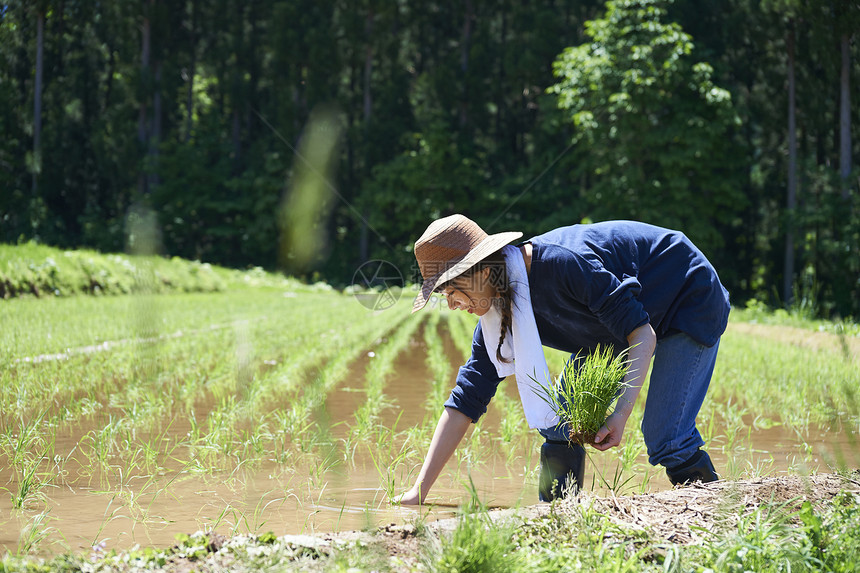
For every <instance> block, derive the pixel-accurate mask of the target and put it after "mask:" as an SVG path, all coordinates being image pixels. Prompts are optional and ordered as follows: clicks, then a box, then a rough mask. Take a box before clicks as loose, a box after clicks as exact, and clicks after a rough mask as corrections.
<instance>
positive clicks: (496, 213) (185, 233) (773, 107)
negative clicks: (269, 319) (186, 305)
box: [0, 0, 860, 316]
mask: <svg viewBox="0 0 860 573" xmlns="http://www.w3.org/2000/svg"><path fill="white" fill-rule="evenodd" d="M858 12H860V9H858V7H857V4H856V3H854V2H848V1H846V0H814V1H812V2H795V1H769V2H752V1H750V0H724V1H721V2H705V3H703V2H699V1H697V0H675V1H674V2H673V1H671V0H618V1H616V2H607V3H604V2H599V1H597V0H587V1H582V0H579V1H574V0H563V1H558V0H540V1H538V2H520V1H517V0H493V1H490V2H474V1H467V2H438V1H437V2H410V1H407V0H400V1H398V2H378V1H376V0H325V1H318V0H182V1H181V2H168V1H167V0H143V1H140V2H125V1H121V0H109V1H103V2H71V1H68V0H39V1H35V2H34V1H29V0H27V1H25V0H7V1H5V2H0V133H2V135H3V137H2V138H0V241H4V242H11V243H16V242H19V241H22V240H23V241H26V240H29V239H35V240H37V241H39V242H40V243H45V244H51V245H56V246H60V247H89V248H95V249H98V250H102V251H107V252H119V251H122V250H123V249H124V248H125V246H126V238H125V234H126V217H127V214H128V213H129V209H130V208H132V207H133V206H135V205H139V204H144V205H147V206H149V207H150V208H152V209H153V210H154V211H155V212H157V213H158V218H159V226H160V229H161V233H162V240H163V244H164V250H165V251H166V253H167V254H169V255H172V256H182V257H185V258H190V259H199V260H201V261H205V262H210V263H219V264H224V265H229V266H238V267H246V266H248V265H253V266H262V267H266V268H274V267H275V266H277V265H278V264H279V263H284V259H283V257H282V255H283V253H279V249H280V248H283V241H282V240H281V236H282V235H287V236H289V235H290V232H291V228H290V226H291V225H294V224H297V223H296V221H302V220H304V219H305V217H301V216H298V217H292V218H291V217H289V216H283V220H281V219H279V214H280V215H284V209H283V208H281V206H286V207H289V206H290V205H293V204H295V203H291V202H290V196H289V194H290V192H291V189H292V187H291V183H292V182H294V173H296V174H298V173H299V172H300V169H298V168H301V167H302V166H303V163H302V159H300V158H297V156H296V154H295V149H301V142H302V140H303V138H302V133H303V130H304V129H305V128H306V125H307V122H308V119H309V118H310V117H311V116H312V113H313V111H314V110H315V109H318V108H319V107H320V106H327V107H328V109H332V108H334V109H337V110H339V111H338V112H337V113H338V117H339V118H340V122H341V128H342V133H343V136H342V141H341V145H340V146H339V147H338V148H337V149H338V151H337V158H336V160H335V161H332V162H331V170H330V171H328V172H326V173H324V175H325V176H326V177H327V178H328V180H329V182H330V185H329V186H328V188H329V189H328V190H327V191H326V193H327V194H329V195H330V196H329V197H328V198H327V200H326V201H317V202H316V203H318V204H316V206H315V208H316V209H318V213H317V216H316V217H314V218H313V223H314V225H316V227H315V228H316V231H317V232H320V235H319V236H322V237H323V238H324V239H325V240H324V241H319V242H320V243H321V244H320V246H321V247H324V248H321V249H320V250H319V252H318V253H317V256H316V258H314V259H313V266H312V267H310V268H302V269H300V270H301V272H303V273H304V272H307V273H310V272H313V271H317V272H319V273H321V275H322V276H324V277H325V278H327V279H328V280H331V281H334V282H343V283H345V282H348V281H350V279H351V278H352V276H353V272H354V270H355V268H356V267H357V266H358V264H359V263H361V262H363V261H365V260H368V259H373V258H382V259H386V260H389V261H392V262H393V263H395V264H396V265H398V266H399V267H400V268H401V270H402V272H403V274H404V275H413V276H414V273H415V270H414V269H413V263H412V257H411V253H410V248H411V244H412V241H414V240H415V238H416V237H417V236H418V235H419V234H420V233H421V232H422V231H423V229H424V228H425V227H426V225H427V224H428V222H429V221H430V220H431V219H432V218H434V217H437V216H441V215H446V214H449V213H451V212H464V213H466V214H468V215H470V216H471V217H473V218H474V219H476V220H477V221H478V222H479V223H482V224H484V225H485V226H486V227H487V230H488V231H490V232H495V231H501V230H506V229H520V230H522V231H523V232H525V233H526V234H527V235H528V234H536V233H539V232H543V231H546V230H548V229H549V228H551V227H553V226H557V225H562V224H569V223H577V222H580V221H581V220H583V219H591V220H603V219H607V218H635V219H641V220H645V221H648V222H651V223H655V224H661V225H665V226H670V227H675V228H679V229H681V230H683V231H684V232H686V233H687V234H688V235H689V236H690V237H691V238H692V239H693V240H694V241H695V242H697V243H698V244H700V245H701V246H702V248H703V249H704V250H705V252H706V254H707V255H708V256H709V257H710V258H711V259H712V260H713V262H714V263H715V264H716V265H717V266H718V268H719V270H720V272H721V275H722V277H723V279H724V282H726V284H727V286H728V287H729V289H730V291H732V293H733V297H734V299H735V300H736V301H738V302H740V301H742V300H744V299H748V298H751V297H756V298H757V299H758V300H763V301H767V302H769V303H779V304H784V303H786V302H787V301H786V300H785V293H784V292H783V290H782V285H783V280H782V274H783V269H784V268H790V267H785V266H784V265H786V264H787V263H786V262H785V261H787V260H788V257H786V255H785V244H786V237H787V236H788V237H790V238H792V240H793V246H792V248H790V249H789V250H790V253H791V255H792V257H793V258H792V260H793V269H794V271H793V272H792V273H790V274H791V276H790V279H791V280H790V281H789V284H791V282H794V284H796V285H797V288H796V292H795V300H796V301H797V303H798V304H805V305H807V306H809V307H811V308H813V310H814V311H815V312H817V313H819V314H824V315H832V314H841V315H842V316H848V315H853V316H857V315H858V314H860V284H858V277H860V223H858V221H860V217H858V215H857V212H858V196H860V193H858V188H857V170H856V169H854V170H852V169H851V166H852V165H857V164H858V163H860V162H858V161H856V160H855V161H853V163H852V162H851V161H850V159H851V157H850V156H851V153H850V152H849V153H847V154H846V153H845V152H844V151H843V150H844V149H845V146H844V144H843V143H842V141H843V140H845V137H843V135H842V134H843V133H847V135H848V136H849V137H848V138H847V141H848V142H849V143H850V141H851V139H852V138H851V137H850V136H851V135H853V136H854V137H853V141H854V142H855V145H854V149H855V151H854V153H853V155H854V157H855V158H856V157H857V152H856V149H857V148H858V146H857V145H856V141H857V140H858V138H857V137H856V134H857V133H858V130H860V127H858V126H860V118H858V113H860V112H858V110H860V107H858V106H857V105H856V102H855V105H854V106H853V109H849V113H848V114H847V116H846V117H843V118H840V105H841V104H842V103H843V99H844V98H842V96H841V95H840V90H841V89H842V88H843V87H847V88H848V89H847V91H846V92H845V93H854V94H856V93H857V90H856V89H850V88H851V85H852V84H851V83H850V82H853V85H856V83H857V82H858V81H860V80H858V79H857V78H860V63H858V62H860V53H858V52H860V47H858V45H857V42H856V33H855V32H856V30H857V29H858V27H860V24H858V22H860V17H858ZM852 38H853V42H852ZM841 47H846V48H844V49H841ZM843 61H846V62H847V67H844V69H843V66H842V62H843ZM844 70H847V71H848V72H850V73H849V74H848V75H846V73H845V71H844ZM789 71H791V73H792V74H793V75H794V77H795V78H796V81H795V84H796V92H797V93H796V98H795V100H796V109H795V111H796V129H795V130H794V134H795V135H796V141H797V145H796V153H795V152H793V151H792V149H794V148H791V149H790V144H789V141H790V138H789V127H788V120H787V116H788V107H789V103H788V101H789V100H788V93H787V92H788V90H787V89H786V86H787V82H788V76H789ZM554 74H557V75H554ZM846 82H848V83H847V84H846ZM840 121H841V122H842V124H844V128H841V127H840ZM846 129H847V130H848V131H846ZM795 156H796V167H795V169H794V170H793V172H794V173H796V174H797V199H796V204H789V203H787V201H786V189H787V185H788V179H789V176H788V174H789V170H790V167H791V165H790V162H791V161H794V159H793V158H794V157H795ZM846 158H847V162H846ZM323 187H326V186H320V187H319V188H320V189H322V188H323ZM311 203H313V202H311ZM284 227H287V228H284ZM298 236H300V237H305V236H311V235H308V234H305V233H298ZM313 236H314V237H315V239H314V241H313V244H316V243H317V242H318V240H317V238H316V237H317V234H316V232H315V233H314V234H313ZM308 240H309V241H310V239H308ZM287 262H289V261H287Z"/></svg>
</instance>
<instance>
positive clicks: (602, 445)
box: [591, 412, 627, 452]
mask: <svg viewBox="0 0 860 573" xmlns="http://www.w3.org/2000/svg"><path fill="white" fill-rule="evenodd" d="M625 425H627V416H624V415H623V414H620V413H618V412H613V413H612V414H609V416H608V417H607V418H606V423H605V424H603V426H601V427H600V429H599V430H597V434H596V435H595V436H594V443H593V444H591V445H592V446H594V449H596V450H600V451H601V452H603V451H606V450H608V449H609V448H614V447H615V446H617V445H618V444H620V443H621V436H623V435H624V426H625Z"/></svg>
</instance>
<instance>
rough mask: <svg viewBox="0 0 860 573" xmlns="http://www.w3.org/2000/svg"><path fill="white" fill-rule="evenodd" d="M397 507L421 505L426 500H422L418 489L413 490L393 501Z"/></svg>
mask: <svg viewBox="0 0 860 573" xmlns="http://www.w3.org/2000/svg"><path fill="white" fill-rule="evenodd" d="M392 503H394V504H396V505H421V504H422V503H424V500H423V499H421V494H420V493H419V492H418V490H417V489H416V488H414V487H413V488H412V489H410V490H409V491H407V492H406V493H402V494H400V495H399V496H397V497H395V498H394V499H393V500H392Z"/></svg>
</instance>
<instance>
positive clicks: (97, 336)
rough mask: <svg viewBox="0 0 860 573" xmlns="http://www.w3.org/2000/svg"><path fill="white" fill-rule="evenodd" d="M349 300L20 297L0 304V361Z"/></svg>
mask: <svg viewBox="0 0 860 573" xmlns="http://www.w3.org/2000/svg"><path fill="white" fill-rule="evenodd" d="M338 298H341V299H343V300H351V299H349V298H348V297H340V296H338V295H335V294H313V293H308V294H302V296H301V298H300V299H299V298H291V297H285V296H284V293H283V292H281V291H276V290H266V289H260V290H254V291H246V290H239V291H231V292H225V293H215V294H169V295H153V296H121V297H104V298H98V297H70V298H57V299H38V300H36V299H17V300H11V301H5V302H3V304H0V323H2V324H3V325H4V329H3V331H2V332H0V357H3V358H14V359H15V360H25V359H28V358H29V359H30V360H33V359H38V357H39V356H41V355H46V354H58V353H65V354H67V355H68V354H76V353H85V352H91V351H94V350H98V349H99V348H104V346H105V345H106V346H108V347H112V346H120V345H123V344H127V343H129V342H133V341H134V340H137V339H140V338H144V337H170V336H173V335H177V334H180V333H188V332H193V331H195V330H202V329H208V328H211V327H212V326H213V325H222V326H228V325H229V324H230V323H232V322H233V321H235V320H240V319H254V318H257V317H262V316H266V315H268V314H270V313H271V310H272V306H273V305H274V306H279V305H280V304H281V303H288V304H292V305H293V306H298V305H299V304H300V303H299V302H298V301H299V300H301V301H303V302H305V303H312V302H317V301H328V302H329V303H330V302H331V301H332V300H336V299H338Z"/></svg>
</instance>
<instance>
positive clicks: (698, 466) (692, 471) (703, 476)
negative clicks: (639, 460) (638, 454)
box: [666, 450, 720, 485]
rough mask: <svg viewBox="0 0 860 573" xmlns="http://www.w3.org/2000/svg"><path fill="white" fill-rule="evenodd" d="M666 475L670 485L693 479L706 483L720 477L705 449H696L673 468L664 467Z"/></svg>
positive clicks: (692, 480)
mask: <svg viewBox="0 0 860 573" xmlns="http://www.w3.org/2000/svg"><path fill="white" fill-rule="evenodd" d="M666 475H668V476H669V481H671V482H672V485H678V484H684V483H692V482H694V481H700V482H702V483H707V482H711V481H717V480H718V479H720V476H719V475H718V474H717V470H715V469H714V464H713V463H712V462H711V457H710V456H709V455H708V452H706V451H705V450H696V453H695V454H693V455H692V456H690V459H688V460H687V461H686V462H684V463H683V464H681V465H679V466H675V467H674V468H666Z"/></svg>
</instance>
